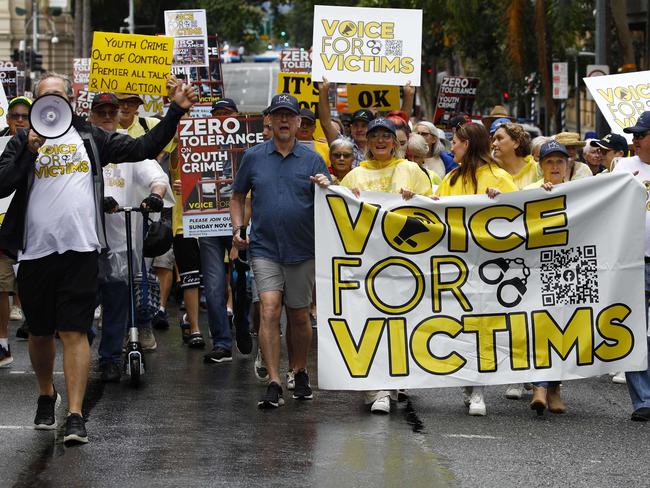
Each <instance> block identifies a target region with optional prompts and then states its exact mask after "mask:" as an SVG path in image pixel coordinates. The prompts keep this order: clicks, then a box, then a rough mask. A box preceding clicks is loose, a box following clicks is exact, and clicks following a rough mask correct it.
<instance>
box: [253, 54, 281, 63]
mask: <svg viewBox="0 0 650 488" xmlns="http://www.w3.org/2000/svg"><path fill="white" fill-rule="evenodd" d="M279 60H280V53H279V52H278V51H264V52H263V53H261V54H256V55H255V57H254V58H253V61H254V62H256V63H273V62H275V61H279Z"/></svg>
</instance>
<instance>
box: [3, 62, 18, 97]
mask: <svg viewBox="0 0 650 488" xmlns="http://www.w3.org/2000/svg"><path fill="white" fill-rule="evenodd" d="M17 74H18V70H17V69H16V68H0V83H2V87H3V88H4V90H5V96H6V97H7V99H9V100H11V99H12V98H16V97H17V96H18V85H17Z"/></svg>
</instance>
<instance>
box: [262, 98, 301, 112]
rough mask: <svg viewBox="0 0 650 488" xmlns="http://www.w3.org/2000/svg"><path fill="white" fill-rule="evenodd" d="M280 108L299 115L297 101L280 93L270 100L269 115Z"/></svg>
mask: <svg viewBox="0 0 650 488" xmlns="http://www.w3.org/2000/svg"><path fill="white" fill-rule="evenodd" d="M281 108H286V109H287V110H290V111H291V112H293V113H294V114H296V115H300V104H299V103H298V99H297V98H296V97H294V96H293V95H289V94H288V93H280V94H278V95H275V96H274V97H273V98H272V99H271V105H269V109H268V110H269V113H270V114H272V113H273V112H275V111H276V110H280V109H281Z"/></svg>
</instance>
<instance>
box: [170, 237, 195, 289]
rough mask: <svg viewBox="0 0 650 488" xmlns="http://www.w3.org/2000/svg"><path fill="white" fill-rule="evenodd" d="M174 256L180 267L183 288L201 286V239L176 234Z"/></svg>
mask: <svg viewBox="0 0 650 488" xmlns="http://www.w3.org/2000/svg"><path fill="white" fill-rule="evenodd" d="M174 258H175V259H176V266H177V267H178V276H179V278H180V280H181V288H198V287H199V286H201V253H200V252H199V241H198V240H197V239H194V238H192V237H187V238H186V237H183V235H182V234H178V235H176V236H174Z"/></svg>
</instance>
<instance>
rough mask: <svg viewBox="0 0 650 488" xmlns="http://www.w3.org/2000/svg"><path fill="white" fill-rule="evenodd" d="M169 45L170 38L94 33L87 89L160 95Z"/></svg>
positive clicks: (169, 63)
mask: <svg viewBox="0 0 650 488" xmlns="http://www.w3.org/2000/svg"><path fill="white" fill-rule="evenodd" d="M173 45H174V39H173V38H171V37H165V36H143V35H139V34H116V33H110V32H95V33H94V34H93V46H92V50H91V55H90V59H91V64H90V78H89V81H88V89H89V90H90V91H110V92H122V93H136V94H144V93H147V94H150V95H159V96H164V95H165V94H166V93H167V89H166V87H165V83H166V81H167V78H168V76H169V74H170V73H171V66H172V48H173Z"/></svg>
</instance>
